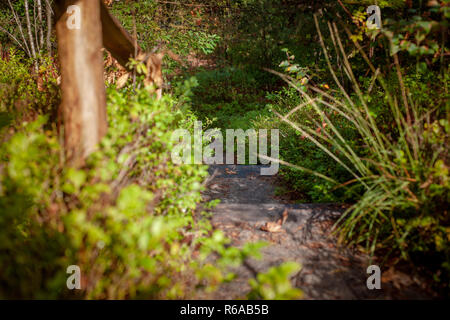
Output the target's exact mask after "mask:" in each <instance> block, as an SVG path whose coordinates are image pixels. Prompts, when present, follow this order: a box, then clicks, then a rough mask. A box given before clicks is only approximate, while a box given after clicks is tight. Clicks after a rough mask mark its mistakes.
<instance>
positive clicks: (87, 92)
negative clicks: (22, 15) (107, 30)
mask: <svg viewBox="0 0 450 320" xmlns="http://www.w3.org/2000/svg"><path fill="white" fill-rule="evenodd" d="M71 5H76V6H78V8H79V13H80V15H79V18H80V19H81V20H80V21H79V22H80V25H79V26H80V28H79V29H77V28H73V25H72V26H71V25H70V21H73V19H77V17H74V16H73V15H76V13H73V14H72V16H70V17H69V14H68V13H67V9H68V7H69V6H71ZM68 18H70V19H69V20H70V21H69V23H68ZM55 19H56V35H57V38H58V54H59V60H60V65H61V89H62V104H61V108H62V114H63V123H64V142H65V146H64V147H65V153H66V159H67V161H68V162H69V163H70V164H72V165H75V166H78V165H81V164H83V162H84V159H85V158H86V156H88V155H89V154H90V153H91V152H92V151H94V150H95V149H96V148H97V145H98V143H99V142H100V140H101V138H102V137H103V136H104V135H105V133H106V130H107V122H106V94H105V85H104V79H103V57H102V51H101V48H102V42H103V39H102V26H101V20H100V1H98V0H97V1H95V0H56V11H55Z"/></svg>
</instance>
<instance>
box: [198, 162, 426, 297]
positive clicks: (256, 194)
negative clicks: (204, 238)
mask: <svg viewBox="0 0 450 320" xmlns="http://www.w3.org/2000/svg"><path fill="white" fill-rule="evenodd" d="M261 167H262V166H260V165H212V166H210V168H209V172H210V175H211V178H210V181H209V182H208V187H207V190H206V191H205V192H204V197H205V199H206V200H214V199H220V200H221V203H220V204H219V205H217V206H216V207H215V208H214V209H213V216H212V225H213V227H214V228H216V229H220V230H222V231H223V232H224V233H225V234H226V235H227V236H228V237H229V238H230V239H231V240H232V243H231V245H233V246H237V247H239V246H241V245H243V244H244V243H246V242H255V241H259V240H262V241H266V242H268V243H269V244H270V245H269V246H267V247H265V248H263V249H262V253H263V258H262V259H261V260H255V259H251V260H250V261H248V263H247V266H241V267H239V268H238V269H237V270H236V269H235V270H233V271H234V272H235V273H236V274H237V275H238V277H237V278H236V279H235V280H233V281H232V282H230V283H226V284H224V285H223V286H222V287H221V288H220V289H219V290H217V292H216V293H215V294H214V296H213V298H214V299H238V298H243V297H245V295H246V294H247V293H248V292H249V290H250V286H249V285H248V279H249V278H251V277H252V273H254V272H255V271H256V272H265V271H267V269H268V268H270V267H272V266H277V265H279V264H281V263H283V262H287V261H296V262H298V263H300V264H301V266H302V269H301V271H300V272H299V273H298V274H297V275H295V276H294V277H293V279H292V283H293V285H294V286H295V287H298V288H300V289H301V290H302V291H303V292H304V298H305V299H405V298H408V299H419V298H427V297H429V295H427V294H425V293H424V290H423V289H421V288H420V287H419V286H418V285H417V284H416V283H420V281H418V280H417V279H414V280H413V279H412V278H411V277H410V276H408V275H406V274H404V273H401V272H398V271H394V270H385V271H386V272H384V271H383V270H382V288H381V289H380V290H369V289H368V288H367V286H366V280H367V278H368V276H369V275H368V274H367V273H366V269H367V267H368V266H369V265H370V264H369V259H368V257H367V256H365V255H362V254H360V253H358V252H352V251H351V250H349V249H345V248H338V247H337V245H336V239H335V237H333V236H331V235H330V229H331V227H332V225H333V224H334V222H335V221H336V219H337V217H339V216H340V215H341V214H342V212H343V209H342V208H338V207H337V206H334V205H326V204H289V203H287V202H286V201H283V200H281V199H278V198H277V197H276V196H275V186H276V179H277V178H276V176H262V175H261V174H260V169H261ZM286 210H287V213H288V217H287V219H286V221H285V223H284V224H283V225H282V227H281V231H280V232H267V231H262V230H261V226H263V225H265V224H266V223H267V222H275V221H277V220H278V219H279V218H281V216H282V213H283V212H285V211H286Z"/></svg>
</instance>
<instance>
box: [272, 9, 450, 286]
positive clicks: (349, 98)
mask: <svg viewBox="0 0 450 320" xmlns="http://www.w3.org/2000/svg"><path fill="white" fill-rule="evenodd" d="M314 21H315V24H316V28H317V30H318V34H319V38H320V44H321V46H322V49H323V53H324V57H325V59H326V62H327V65H328V68H329V71H330V73H331V76H332V78H333V79H334V81H335V83H336V86H337V90H336V91H334V92H333V90H328V91H326V90H325V89H323V88H319V87H316V86H308V89H309V90H305V88H304V87H302V86H301V85H300V83H299V81H298V80H297V79H295V77H291V76H288V75H285V74H281V73H278V72H276V71H273V70H271V72H272V73H275V74H278V75H279V76H280V77H282V78H283V79H284V80H285V81H286V82H287V83H288V84H289V85H291V86H292V87H294V88H296V89H297V90H298V92H299V94H300V95H301V97H302V103H301V104H300V105H299V106H298V107H296V108H294V109H293V110H291V111H290V112H289V113H287V114H285V115H282V114H280V113H278V112H275V113H276V114H277V115H278V116H279V117H280V119H281V120H282V121H283V122H284V123H286V124H288V125H289V126H290V127H292V128H293V129H295V130H296V131H298V133H299V135H301V136H302V137H303V138H305V139H308V140H309V141H311V142H313V143H314V145H315V146H316V147H317V148H320V149H321V150H322V151H323V152H324V153H325V154H326V155H327V156H328V157H330V158H332V159H334V160H335V161H336V162H337V163H338V164H339V165H340V166H341V167H342V168H344V169H345V170H346V171H347V172H348V174H349V176H351V177H352V178H351V179H350V180H349V181H347V182H345V183H342V181H339V182H338V181H335V179H332V178H330V177H329V176H324V175H323V174H321V173H319V172H318V171H317V170H316V171H314V170H312V171H311V170H309V169H306V168H303V167H298V166H295V165H294V164H288V165H291V166H294V167H296V168H298V169H301V170H304V171H307V172H309V173H312V174H314V175H316V176H318V177H320V178H324V179H326V180H328V181H331V182H333V183H335V185H336V188H338V187H345V188H354V189H357V190H361V191H360V192H359V194H360V195H359V198H358V199H357V201H356V202H355V203H354V204H353V205H351V207H350V208H349V209H348V210H346V212H345V213H344V214H343V215H342V216H341V217H340V219H339V220H338V221H337V223H336V225H335V229H334V230H335V232H336V233H337V234H338V235H339V240H340V242H341V243H346V244H348V245H357V246H362V247H364V248H365V249H366V250H367V252H369V253H371V254H372V255H373V254H375V253H376V252H378V253H381V254H382V256H384V257H386V258H387V257H396V258H397V261H400V260H404V261H408V262H411V263H413V264H414V265H419V263H420V265H426V264H428V265H429V266H432V267H431V268H429V270H431V272H432V273H433V276H434V278H435V280H437V281H440V282H441V283H443V284H444V285H445V284H446V283H447V284H446V285H445V286H446V287H447V289H448V279H449V274H450V259H449V258H450V244H449V240H450V219H449V214H448V207H449V189H450V183H449V174H448V171H449V170H448V161H449V157H448V152H447V151H448V142H449V129H450V126H449V121H448V117H447V116H446V115H447V111H448V103H447V104H445V102H444V105H440V106H439V105H438V106H435V108H434V109H428V110H424V108H421V106H420V105H418V104H417V103H415V101H414V99H413V98H412V97H413V95H412V94H410V92H409V90H408V86H407V85H406V81H405V79H404V78H405V76H404V75H403V74H402V69H401V67H400V62H399V58H398V55H397V54H394V55H393V65H394V68H395V69H394V71H395V72H394V75H395V80H394V81H393V80H392V77H390V78H389V77H388V76H386V77H385V76H384V75H383V73H382V72H380V69H379V68H377V67H376V66H374V65H373V63H372V62H371V60H370V59H369V57H368V56H367V55H366V54H365V53H364V51H363V49H362V47H361V45H360V44H359V43H358V42H355V41H354V44H355V50H356V51H357V52H359V53H360V54H361V55H362V58H363V59H364V60H365V62H366V63H367V65H368V66H369V67H370V69H371V71H372V73H373V77H372V83H371V85H370V87H369V89H368V90H366V89H363V86H362V85H360V83H359V81H358V80H357V77H356V76H355V74H354V72H353V71H352V66H351V64H350V62H349V60H348V59H349V58H348V57H349V55H348V53H347V52H346V51H345V49H344V45H343V43H342V40H341V37H340V35H339V32H338V27H337V25H336V24H335V23H330V22H329V23H328V29H329V32H330V37H331V40H332V41H331V42H332V43H333V44H334V49H335V52H336V55H337V56H339V59H340V60H341V61H342V64H343V69H344V72H345V74H346V75H347V76H348V78H349V79H350V81H351V84H352V86H351V87H352V88H351V89H352V90H351V92H350V90H346V89H345V88H344V85H343V84H342V83H341V81H340V80H339V79H338V76H337V75H336V72H335V69H334V67H333V65H332V62H331V61H332V59H331V57H330V52H331V51H330V50H329V48H328V47H327V46H326V45H325V42H324V37H323V35H322V32H321V30H320V27H319V22H318V19H317V17H316V16H315V17H314ZM345 30H346V31H347V33H348V35H350V33H349V32H348V30H347V29H345ZM444 77H445V78H444V79H441V80H442V83H443V84H444V88H443V89H442V92H448V89H447V85H448V76H444ZM388 79H389V80H388ZM374 88H375V89H374ZM371 90H378V94H379V95H380V94H381V96H383V97H384V99H383V100H381V101H380V100H378V101H375V103H377V104H380V103H381V104H383V108H384V109H387V110H389V112H388V114H389V117H388V119H389V120H388V121H390V123H389V126H386V123H385V121H387V120H386V118H385V117H383V120H381V121H380V119H378V118H377V117H376V114H375V112H374V111H373V108H371V106H372V105H373V103H374V101H373V100H374V99H371V97H370V91H371ZM444 101H445V99H444ZM306 107H307V108H310V109H309V110H312V114H311V113H308V114H306V117H308V118H309V120H310V121H308V123H309V124H302V123H301V121H297V119H298V118H295V120H292V116H293V115H294V113H296V112H297V111H299V110H300V111H301V110H302V109H304V108H306ZM290 118H291V119H290ZM311 123H312V125H311ZM344 127H352V128H354V130H356V132H357V136H358V137H357V139H356V141H355V140H351V139H348V138H346V136H345V134H343V128H344ZM316 128H317V129H319V128H320V129H319V130H317V129H316ZM416 263H417V264H416Z"/></svg>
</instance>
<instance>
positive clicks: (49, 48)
mask: <svg viewBox="0 0 450 320" xmlns="http://www.w3.org/2000/svg"><path fill="white" fill-rule="evenodd" d="M45 4H46V6H45V7H46V14H47V51H48V54H49V55H52V42H51V36H52V13H53V12H52V6H51V5H50V3H49V2H48V0H45Z"/></svg>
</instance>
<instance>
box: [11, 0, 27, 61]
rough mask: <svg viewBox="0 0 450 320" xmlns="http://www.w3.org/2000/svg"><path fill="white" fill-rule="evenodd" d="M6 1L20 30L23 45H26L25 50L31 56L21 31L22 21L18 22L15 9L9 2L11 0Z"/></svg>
mask: <svg viewBox="0 0 450 320" xmlns="http://www.w3.org/2000/svg"><path fill="white" fill-rule="evenodd" d="M8 3H9V7H10V8H11V10H12V13H13V15H14V19H15V20H16V23H17V26H18V27H19V32H20V35H21V36H22V40H23V43H24V44H25V47H26V50H25V52H26V53H27V55H28V56H29V57H30V58H31V52H30V48H29V47H28V43H27V40H26V39H25V35H24V33H23V29H22V23H21V22H20V20H19V17H18V16H17V14H16V11H15V10H14V7H13V5H12V4H11V0H8ZM22 48H23V47H22Z"/></svg>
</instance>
